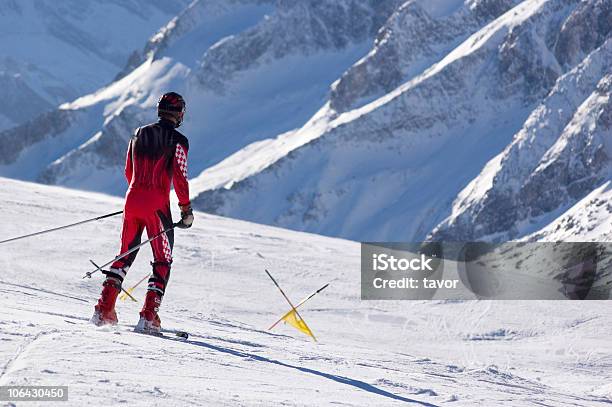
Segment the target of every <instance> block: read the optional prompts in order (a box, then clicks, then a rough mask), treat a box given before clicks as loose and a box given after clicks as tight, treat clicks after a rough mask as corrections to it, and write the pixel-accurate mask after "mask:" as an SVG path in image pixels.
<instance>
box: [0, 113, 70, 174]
mask: <svg viewBox="0 0 612 407" xmlns="http://www.w3.org/2000/svg"><path fill="white" fill-rule="evenodd" d="M78 115H79V113H78V112H74V111H72V110H61V109H58V110H53V111H50V112H48V113H44V114H42V115H40V116H38V117H36V118H35V119H34V120H30V121H28V122H26V123H24V124H22V125H20V126H18V127H15V128H12V129H10V130H5V131H2V132H0V140H2V143H0V164H5V165H6V164H11V163H13V162H15V160H16V159H17V157H19V154H20V153H21V152H22V151H23V150H24V149H26V148H28V147H29V146H31V145H33V144H36V143H40V142H42V141H45V140H52V139H53V138H54V137H55V136H57V135H59V134H62V133H63V132H64V131H66V130H67V129H68V128H69V127H70V126H71V124H72V123H73V122H74V121H75V118H76V117H78Z"/></svg>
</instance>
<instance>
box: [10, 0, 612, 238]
mask: <svg viewBox="0 0 612 407" xmlns="http://www.w3.org/2000/svg"><path fill="white" fill-rule="evenodd" d="M611 27H612V5H611V4H610V2H609V0H594V1H580V0H524V1H520V0H464V1H461V0H435V1H424V0H408V1H391V0H388V1H383V2H380V1H370V0H341V1H331V0H329V1H323V2H321V1H314V0H313V1H303V2H290V1H273V0H269V1H266V0H232V1H221V0H209V1H204V0H201V1H195V2H193V3H192V4H190V5H189V6H188V7H187V8H186V9H185V10H183V11H182V12H181V13H179V14H178V15H177V16H176V17H175V18H173V19H172V20H171V21H170V22H169V23H168V24H167V25H165V26H163V27H162V28H161V29H160V30H159V31H158V32H157V33H156V34H155V35H153V36H152V37H151V38H150V39H149V41H148V43H147V44H146V45H145V46H144V47H143V48H142V49H141V50H140V51H138V52H135V53H133V54H132V55H131V57H130V59H129V62H128V64H127V65H126V66H125V67H124V68H123V69H122V70H121V72H119V74H118V75H117V80H116V81H115V82H113V83H112V84H110V85H108V86H106V87H103V88H101V89H99V90H98V91H96V92H94V93H91V94H88V95H85V96H82V97H80V98H78V99H76V100H74V101H72V102H70V103H65V104H63V105H62V106H61V107H60V108H59V109H57V110H55V111H51V112H48V113H46V114H43V115H41V116H38V117H36V118H34V119H32V120H30V121H28V122H27V123H24V124H23V125H21V126H18V127H15V128H11V129H8V130H5V131H4V132H1V133H0V140H2V141H4V142H3V143H2V144H0V146H1V147H0V174H2V175H4V176H9V177H14V178H20V179H25V180H36V181H39V182H44V183H49V184H60V185H65V186H69V187H75V188H80V189H88V190H96V191H104V192H108V193H112V194H117V195H120V194H123V192H124V190H125V184H124V180H123V175H122V174H123V172H122V166H123V159H124V151H125V144H126V140H127V139H128V137H129V136H130V134H131V132H132V130H133V129H134V128H135V127H137V126H139V125H141V124H143V123H147V122H150V121H152V120H154V116H155V115H154V107H155V103H156V100H157V98H158V96H159V94H160V93H162V92H163V91H167V90H176V91H178V92H180V93H182V94H184V95H185V97H186V99H187V119H186V122H185V124H184V127H182V128H181V129H182V130H183V131H184V132H185V134H187V136H189V138H190V144H191V150H190V173H191V176H192V178H193V179H192V182H191V186H192V195H193V202H194V205H195V206H196V207H197V208H199V209H201V210H205V211H208V212H211V213H216V214H220V215H225V216H231V217H235V218H241V219H246V220H251V221H256V222H261V223H266V224H272V225H278V226H282V227H287V228H291V229H297V230H304V231H309V232H315V233H320V234H325V235H331V236H341V237H347V238H352V239H356V240H399V241H418V240H422V239H425V238H426V237H430V238H434V239H448V240H470V239H481V238H482V239H494V240H495V239H497V240H504V239H518V238H524V237H527V236H530V235H531V234H534V233H537V232H538V231H539V230H540V229H542V228H544V227H546V226H547V225H549V224H550V225H552V224H555V222H556V221H559V222H561V221H562V218H560V216H562V215H563V214H564V213H565V212H566V211H567V210H569V209H570V208H571V207H572V206H574V205H577V204H579V203H580V202H582V200H583V199H584V198H585V197H586V196H587V195H588V194H589V193H591V192H592V191H595V190H596V189H597V188H599V187H600V186H601V185H604V183H605V182H607V181H609V180H610V172H609V157H610V153H609V151H610V150H609V149H610V147H609V143H608V141H607V140H608V138H609V137H607V135H609V121H610V120H609V113H608V111H609V107H608V101H609V93H610V92H609V77H610V70H609V66H610V64H609V62H610V58H611V56H610V55H611V52H612V51H611V49H610V43H609V41H610V28H611ZM578 151H580V152H579V153H578ZM602 216H603V215H602ZM538 236H539V235H538Z"/></svg>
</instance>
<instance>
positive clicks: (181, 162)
mask: <svg viewBox="0 0 612 407" xmlns="http://www.w3.org/2000/svg"><path fill="white" fill-rule="evenodd" d="M187 153H188V150H187V148H185V146H183V145H181V144H177V145H176V150H175V152H174V166H173V174H172V182H173V184H174V192H175V193H176V196H177V197H178V200H179V205H181V206H184V205H189V204H190V202H189V181H188V176H187Z"/></svg>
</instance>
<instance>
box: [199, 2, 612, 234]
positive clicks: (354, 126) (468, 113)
mask: <svg viewBox="0 0 612 407" xmlns="http://www.w3.org/2000/svg"><path fill="white" fill-rule="evenodd" d="M445 4H447V5H448V4H450V3H449V2H445ZM457 5H458V7H457V8H450V9H446V10H444V11H445V13H442V12H441V11H440V9H435V8H434V11H433V12H431V14H430V13H429V12H428V11H427V9H425V8H424V7H418V6H419V5H418V3H415V2H409V3H408V4H405V5H404V6H402V7H401V8H399V9H398V11H397V12H396V13H395V14H394V15H393V16H392V17H391V18H390V19H389V20H388V22H387V25H385V27H383V29H382V30H381V31H380V32H379V38H378V40H377V42H376V43H375V48H374V49H373V50H372V51H371V52H370V53H369V55H368V56H367V57H366V58H365V59H363V60H361V61H359V62H358V63H357V64H356V65H355V66H353V67H352V68H351V69H350V70H349V71H347V73H345V74H344V75H343V77H342V78H341V79H340V80H339V82H336V83H335V84H334V86H333V89H334V91H333V92H332V98H331V99H330V102H329V103H328V104H327V105H325V106H324V107H323V108H322V110H321V111H320V112H319V113H317V115H316V116H315V117H313V119H312V120H311V121H309V122H308V123H307V124H306V125H305V126H303V127H302V128H301V129H299V130H297V131H296V132H295V133H293V134H291V135H287V136H285V135H283V136H280V137H279V138H278V139H277V140H276V141H270V142H268V143H267V144H266V145H263V144H258V145H254V146H250V147H248V151H249V152H250V153H251V155H255V154H257V155H259V157H260V159H259V164H257V165H253V161H255V158H254V157H251V158H249V159H248V160H246V161H240V160H239V159H235V158H232V157H230V158H228V159H227V160H226V161H225V162H223V163H221V164H219V168H215V167H213V168H211V169H208V170H206V171H205V172H204V173H203V174H202V175H201V176H200V177H198V179H197V183H198V184H199V185H201V186H203V187H204V189H205V192H203V193H201V194H200V195H199V196H198V197H196V198H195V202H196V205H198V207H199V208H201V209H203V210H206V211H209V212H213V213H218V214H223V215H227V216H232V217H240V218H243V219H249V220H253V221H257V222H264V223H270V224H276V225H280V226H283V227H289V228H295V229H299V230H307V231H311V232H315V233H322V234H327V235H334V236H343V237H349V238H354V239H360V240H400V241H418V240H421V239H424V238H425V237H426V236H427V235H428V234H429V232H430V231H431V230H432V229H434V228H435V227H436V226H437V225H438V223H440V222H442V221H443V220H444V219H445V218H446V217H448V216H449V214H450V212H451V210H452V209H453V207H452V206H451V204H452V202H453V201H455V200H456V199H457V196H458V195H459V194H460V193H465V192H462V190H464V189H465V188H466V186H468V185H470V182H471V181H472V180H473V179H474V178H476V177H477V176H478V175H479V173H480V172H481V171H482V168H483V167H484V166H485V164H486V163H487V162H488V161H489V160H491V159H492V158H493V157H495V155H496V154H498V153H499V151H501V150H503V148H504V147H505V146H507V145H508V144H510V143H511V142H512V140H513V138H515V134H517V133H518V132H519V131H520V130H521V128H522V127H523V126H524V125H525V123H526V120H528V118H529V117H530V114H531V112H532V111H534V109H536V108H537V107H538V106H539V104H540V103H541V101H542V100H544V98H545V97H547V95H548V94H549V93H550V92H551V91H553V89H554V88H555V84H556V83H557V79H558V78H559V77H561V76H562V75H564V74H566V73H567V72H569V71H571V69H573V68H574V65H573V64H574V63H575V61H582V59H584V58H587V57H588V56H589V55H591V54H593V57H594V58H596V57H597V56H596V54H598V49H599V48H600V47H602V45H603V42H604V40H605V39H606V38H607V37H608V35H609V30H610V25H607V24H599V25H598V24H594V23H593V21H595V22H597V21H607V20H606V19H607V18H608V17H609V16H610V14H609V7H607V6H608V3H606V2H595V3H592V2H580V1H557V0H554V1H524V2H521V3H520V4H518V5H516V6H514V7H512V5H513V4H512V3H510V2H493V3H491V2H465V3H457ZM493 5H495V7H493ZM479 7H480V8H479ZM511 7H512V8H511ZM483 8H484V10H487V11H489V12H490V11H492V10H497V11H499V12H500V13H503V12H504V11H505V10H507V9H508V8H510V10H509V11H507V12H506V13H503V14H501V15H500V16H499V17H497V18H496V19H494V20H493V21H491V22H490V23H489V24H486V25H484V26H483V27H480V28H477V29H474V27H475V26H477V25H478V22H482V21H483V20H482V19H483V18H484V19H485V20H486V17H482V16H483V15H485V16H488V17H489V18H491V19H493V18H495V15H494V14H493V15H492V14H491V13H489V14H486V13H483V12H482V10H483ZM449 10H450V11H449ZM436 13H437V14H436ZM448 13H450V14H448ZM470 13H473V14H470ZM593 13H595V14H593ZM597 13H598V14H597ZM585 15H588V16H589V18H582V17H584V16H585ZM415 16H418V17H415ZM423 16H426V17H423ZM436 18H437V19H440V22H436V21H437V20H436ZM412 20H418V21H430V20H431V22H428V23H427V24H428V26H431V27H435V26H436V25H437V24H443V23H442V22H445V24H444V26H447V25H449V26H451V27H453V26H457V27H463V28H464V30H463V31H461V30H457V32H456V33H454V32H453V30H448V31H444V32H445V34H448V35H449V36H450V37H449V36H446V35H444V36H442V35H440V36H438V37H435V36H434V39H429V40H428V41H429V42H430V43H431V45H429V44H428V43H427V42H425V45H423V47H421V48H419V47H416V51H415V54H414V55H411V54H410V53H407V52H406V51H404V52H400V51H396V49H397V48H398V46H397V45H395V44H408V45H409V44H412V43H418V44H423V41H420V39H421V38H423V37H427V38H429V37H428V36H426V35H425V34H424V32H427V33H428V31H424V30H425V28H423V29H418V30H415V31H412V30H406V29H404V30H401V29H396V28H395V27H396V26H397V24H399V23H398V22H401V21H412ZM591 20H593V21H591ZM463 21H471V22H472V23H471V24H461V22H463ZM450 22H454V24H453V23H450ZM403 26H404V27H410V26H411V25H409V24H405V25H403ZM419 27H420V26H419ZM470 28H471V30H470ZM434 30H435V29H434ZM475 30H477V31H475ZM438 31H441V30H438ZM470 31H475V32H474V33H473V34H471V36H469V37H468V38H465V37H466V36H467V35H468V34H469V33H470ZM434 32H436V31H434ZM451 34H455V36H452V35H451ZM393 36H401V37H402V38H401V39H399V40H396V41H395V40H393ZM387 44H389V45H387ZM386 48H389V49H390V51H385V49H386ZM449 49H450V51H448V50H449ZM436 51H438V52H439V54H437V56H438V57H439V60H438V59H436V54H435V52H436ZM599 53H600V54H603V55H605V56H606V57H607V56H609V50H608V49H607V48H604V49H602V50H601V51H600V52H599ZM405 54H407V55H408V56H404V57H403V58H402V59H401V60H398V59H397V58H394V57H393V55H405ZM385 55H390V56H389V57H388V58H385ZM395 61H399V62H397V63H398V65H399V66H402V67H403V70H399V69H397V70H395V72H396V74H394V75H392V77H390V78H387V77H386V76H384V75H382V73H385V74H386V73H389V72H394V70H393V69H388V66H389V65H390V66H394V65H393V64H394V63H395ZM402 61H405V62H402ZM431 61H434V62H433V63H431ZM601 67H602V69H601V70H600V71H599V72H597V71H595V72H593V77H594V78H595V79H596V80H597V81H599V80H600V79H601V80H603V79H602V78H603V76H604V75H605V72H606V70H607V69H608V67H609V65H606V64H605V62H604V63H602V65H601ZM411 70H413V71H411ZM381 75H382V76H381ZM362 77H363V79H362ZM370 77H371V78H379V81H378V82H376V81H374V82H375V83H379V84H380V85H379V86H369V85H368V84H370V83H372V81H370V80H368V79H369V78H370ZM343 81H348V82H347V83H348V84H345V85H341V84H342V83H343ZM402 81H403V82H402ZM400 82H401V84H400V85H399V86H397V87H395V88H394V89H393V90H391V91H388V89H389V88H392V87H393V86H396V85H397V83H400ZM387 83H388V85H386V84H387ZM360 86H361V87H362V89H359V87H360ZM385 86H387V87H385ZM562 86H563V85H561V87H562ZM347 89H357V90H356V91H352V92H349V91H347ZM567 92H570V93H571V92H572V91H571V90H567ZM603 92H604V94H605V92H606V91H605V89H604V90H603ZM381 94H382V96H380V95H381ZM571 97H576V98H579V97H580V96H579V95H573V94H572V96H571ZM370 99H373V100H372V101H369V100H370ZM368 101H369V102H368ZM599 103H603V102H602V101H600V102H599ZM334 106H339V107H340V109H341V111H340V112H338V111H336V110H335V109H334ZM527 123H529V122H527ZM533 125H534V126H538V127H546V122H540V123H535V124H533ZM554 125H558V123H554ZM603 131H605V128H604V130H603ZM556 136H560V134H556ZM575 137H577V138H580V137H582V135H581V134H577V135H576V136H575ZM298 139H301V140H302V142H301V143H300V142H298ZM286 140H291V141H289V142H291V143H292V144H293V145H292V146H291V148H290V149H289V148H285V146H286V145H287V143H288V142H287V141H286ZM283 148H285V152H284V154H283V155H282V156H274V155H273V154H271V153H270V152H269V150H270V149H276V150H280V149H283ZM287 150H289V151H290V152H289V151H287ZM254 151H256V152H254ZM244 155H246V154H245V153H242V152H240V153H238V157H240V156H244ZM270 157H273V160H268V161H267V162H266V163H265V165H264V164H262V162H263V161H265V160H267V159H268V158H270ZM232 163H234V164H235V167H237V168H234V169H232V170H231V171H228V170H227V169H228V167H231V166H232ZM519 167H520V168H521V169H524V166H519ZM252 169H254V170H252ZM221 170H222V171H221ZM222 172H223V173H225V174H227V175H228V176H227V177H225V178H222V177H220V175H221V173H222ZM236 175H238V176H239V177H240V178H237V177H236ZM576 176H578V177H580V175H578V174H577V175H576ZM604 178H605V176H603V178H602V177H599V178H597V180H593V183H591V184H589V185H588V186H585V187H584V188H583V189H582V190H581V191H579V192H576V193H575V195H574V197H575V198H580V197H583V196H584V195H586V194H587V193H588V192H589V191H590V189H589V188H590V187H595V186H596V185H597V182H601V181H602V180H603V179H604ZM513 180H514V178H513V177H509V178H507V179H506V180H505V181H506V182H511V181H513ZM500 184H501V185H506V183H505V182H503V183H500ZM554 193H557V192H554ZM459 196H460V197H461V196H462V195H459ZM542 200H543V201H546V200H547V198H545V197H542ZM253 202H257V205H253ZM489 210H490V211H491V213H494V214H496V215H494V216H498V217H500V218H503V217H504V216H506V215H507V214H506V212H505V210H504V206H502V205H499V204H498V203H496V204H493V205H491V206H490V208H489ZM465 219H466V220H465V223H466V224H468V225H472V220H471V218H470V217H469V215H468V216H466V218H465ZM484 222H486V223H487V224H488V225H490V226H491V227H493V225H491V222H489V220H488V219H487V220H485V221H484ZM472 226H473V225H472ZM440 233H441V232H437V233H436V234H435V235H434V237H436V238H438V237H439V238H448V239H450V240H453V239H457V240H463V239H470V238H476V237H478V236H477V235H474V234H470V233H465V234H459V233H453V232H452V231H450V232H449V233H448V234H440Z"/></svg>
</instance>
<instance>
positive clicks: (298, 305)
mask: <svg viewBox="0 0 612 407" xmlns="http://www.w3.org/2000/svg"><path fill="white" fill-rule="evenodd" d="M328 286H329V283H327V284H325V285H324V286H323V287H321V288H319V289H318V290H317V291H315V292H314V293H312V294H310V295H309V296H308V297H306V298H304V299H303V300H302V301H300V302H299V303H298V304H297V305H296V306H295V309H298V308H300V307H301V306H302V305H303V304H304V303H305V302H306V301H308V300H309V299H311V298H312V297H314V296H315V295H317V294H319V293H320V292H321V291H323V290H325V289H326V288H327V287H328ZM290 312H292V311H289V312H288V313H287V314H289V313H290ZM287 314H285V315H283V316H282V317H281V318H280V319H279V320H278V321H276V322H275V323H273V324H272V326H271V327H270V328H268V331H269V330H271V329H272V328H274V327H275V326H276V325H278V323H279V322H281V321H282V320H283V319H285V317H286V316H287Z"/></svg>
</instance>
